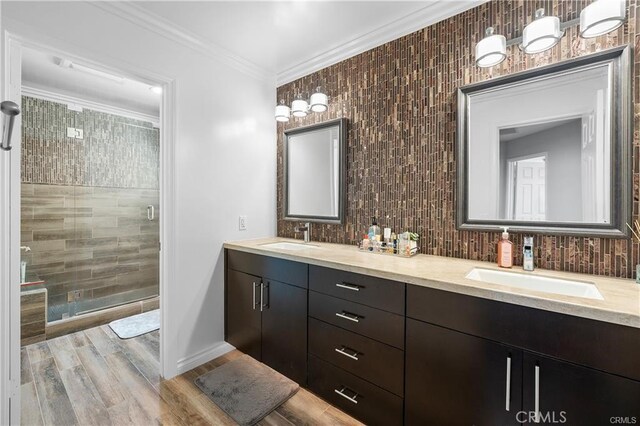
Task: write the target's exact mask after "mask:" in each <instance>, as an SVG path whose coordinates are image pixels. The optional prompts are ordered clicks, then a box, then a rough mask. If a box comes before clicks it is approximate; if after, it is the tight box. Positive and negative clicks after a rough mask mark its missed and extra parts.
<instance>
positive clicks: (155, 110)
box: [22, 49, 162, 122]
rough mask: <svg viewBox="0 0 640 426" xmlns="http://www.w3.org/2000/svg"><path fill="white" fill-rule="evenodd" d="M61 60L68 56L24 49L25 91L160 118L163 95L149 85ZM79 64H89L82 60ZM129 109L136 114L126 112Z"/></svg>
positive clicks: (23, 77) (86, 105)
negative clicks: (108, 75)
mask: <svg viewBox="0 0 640 426" xmlns="http://www.w3.org/2000/svg"><path fill="white" fill-rule="evenodd" d="M61 59H67V58H60V57H56V56H54V55H52V54H49V53H47V52H41V51H38V50H34V49H24V50H23V52H22V85H23V86H24V88H23V91H24V92H25V93H26V94H32V93H38V95H39V96H41V97H45V98H48V99H50V98H56V99H60V100H61V101H63V102H65V101H66V102H65V103H74V102H71V101H73V100H77V101H78V102H77V103H79V104H81V105H82V104H84V106H85V107H86V108H90V109H91V108H92V106H93V107H94V108H93V109H96V108H95V104H101V105H106V106H108V107H110V108H112V109H113V111H114V112H118V111H117V110H123V111H121V112H122V115H128V116H135V115H137V114H141V115H148V116H151V117H154V118H155V120H151V117H148V119H149V120H150V121H153V122H157V121H158V118H157V117H159V112H160V101H161V98H162V96H161V95H159V94H156V93H153V92H152V91H151V90H150V86H149V85H148V84H145V83H141V82H138V81H134V80H130V79H126V78H123V79H122V81H120V82H117V81H113V80H110V79H108V78H104V77H102V76H96V75H93V74H89V73H87V72H83V71H79V70H76V69H73V68H68V67H61V66H60V65H59V62H60V60H61ZM80 65H86V64H81V63H80ZM94 69H95V68H94ZM113 75H114V76H115V74H113ZM116 77H119V76H116ZM33 89H35V90H33ZM54 94H55V95H54ZM58 95H61V96H60V97H59V96H58ZM125 110H127V111H125ZM127 112H130V113H133V114H127ZM136 118H145V117H136Z"/></svg>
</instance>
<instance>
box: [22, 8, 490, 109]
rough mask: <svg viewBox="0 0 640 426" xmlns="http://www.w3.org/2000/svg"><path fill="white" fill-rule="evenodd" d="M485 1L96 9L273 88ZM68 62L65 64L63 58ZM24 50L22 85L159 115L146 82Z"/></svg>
mask: <svg viewBox="0 0 640 426" xmlns="http://www.w3.org/2000/svg"><path fill="white" fill-rule="evenodd" d="M485 1H487V0H426V1H322V0H318V1H313V0H311V1H304V0H299V1H291V0H288V1H285V0H282V1H125V2H94V3H92V4H93V5H95V6H97V7H100V8H103V9H105V10H107V11H109V12H111V13H115V14H117V15H119V16H120V17H122V18H124V19H128V20H130V21H131V22H134V23H136V24H138V25H141V26H143V27H146V28H147V29H150V30H152V31H155V32H156V33H158V34H161V35H164V36H166V37H168V38H171V39H173V40H174V41H177V42H179V43H182V44H183V45H185V46H187V47H190V48H193V49H195V50H198V51H200V52H202V53H205V54H208V55H212V56H214V57H216V58H218V59H222V60H225V61H226V62H227V63H230V64H231V65H233V66H236V67H237V68H238V69H241V70H244V71H246V72H249V73H250V74H253V75H257V76H270V77H269V78H273V77H274V76H275V78H276V82H277V84H278V85H281V84H284V83H286V82H289V81H292V80H295V79H297V78H299V77H302V76H304V75H307V74H310V73H312V72H314V71H317V70H319V69H322V68H324V67H326V66H328V65H331V64H333V63H337V62H339V61H341V60H344V59H346V58H349V57H351V56H353V55H356V54H358V53H361V52H364V51H366V50H369V49H371V48H373V47H376V46H379V45H380V44H383V43H386V42H388V41H391V40H395V39H396V38H398V37H401V36H403V35H406V34H409V33H411V32H414V31H416V30H418V29H421V28H424V27H427V26H428V25H431V24H433V23H435V22H437V21H440V20H442V19H445V18H447V17H449V16H453V15H455V14H457V13H460V12H462V11H464V10H466V9H469V8H471V7H474V6H476V5H478V4H481V3H484V2H485ZM62 59H65V58H62ZM58 60H59V58H56V57H54V56H53V55H50V54H47V53H43V52H38V51H35V50H28V49H27V50H26V51H25V53H24V56H23V84H24V85H26V86H31V87H33V88H36V89H44V90H49V91H55V92H58V93H61V94H63V95H67V96H72V97H73V96H75V97H79V98H82V99H86V100H88V101H93V102H98V103H103V104H108V105H112V106H114V107H118V108H124V109H129V110H132V111H136V112H139V113H143V114H148V115H153V116H158V111H159V103H160V98H161V97H160V96H159V95H156V94H154V93H152V92H151V91H149V86H148V85H146V84H144V83H139V82H135V81H133V80H128V79H125V80H124V81H123V82H120V83H117V82H113V81H110V80H108V79H105V78H102V77H97V76H94V75H90V74H87V73H83V72H80V71H76V70H74V69H69V68H63V67H60V66H59V65H58V64H57V61H58Z"/></svg>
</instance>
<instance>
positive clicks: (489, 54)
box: [476, 27, 507, 68]
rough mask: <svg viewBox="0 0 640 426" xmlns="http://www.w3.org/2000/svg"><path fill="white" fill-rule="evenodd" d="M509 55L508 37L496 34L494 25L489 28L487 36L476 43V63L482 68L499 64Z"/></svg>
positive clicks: (486, 32)
mask: <svg viewBox="0 0 640 426" xmlns="http://www.w3.org/2000/svg"><path fill="white" fill-rule="evenodd" d="M506 57H507V39H506V38H505V37H504V36H503V35H501V34H494V29H493V27H489V28H487V30H486V31H485V38H483V39H482V40H480V41H479V42H478V44H476V64H477V65H478V66H479V67H481V68H489V67H493V66H495V65H498V64H499V63H500V62H502V61H504V60H505V59H506Z"/></svg>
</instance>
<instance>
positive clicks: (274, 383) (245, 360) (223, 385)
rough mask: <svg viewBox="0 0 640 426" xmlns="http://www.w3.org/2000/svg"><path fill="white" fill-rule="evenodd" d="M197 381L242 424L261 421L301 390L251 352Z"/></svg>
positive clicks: (214, 400) (248, 425)
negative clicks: (255, 357) (249, 354)
mask: <svg viewBox="0 0 640 426" xmlns="http://www.w3.org/2000/svg"><path fill="white" fill-rule="evenodd" d="M195 384H196V386H198V387H199V388H200V390H202V392H204V393H205V395H207V396H208V397H209V399H210V400H211V401H213V402H214V403H215V404H216V405H217V406H218V407H220V408H221V409H222V410H223V411H224V412H225V413H227V414H228V415H229V416H230V417H231V418H232V419H233V420H235V421H236V422H238V423H239V424H240V425H242V426H251V425H254V424H256V423H258V422H259V421H260V420H262V419H263V418H264V417H265V416H267V415H268V414H269V413H271V412H272V411H273V410H275V409H276V408H278V406H280V405H281V404H282V403H284V402H285V401H286V400H287V399H289V398H291V397H292V396H293V395H294V394H295V393H296V392H297V391H298V389H299V386H298V384H297V383H295V382H293V381H291V380H289V379H287V378H286V377H285V376H283V375H282V374H280V373H278V372H277V371H275V370H273V369H271V368H269V367H267V366H266V365H264V364H262V363H260V362H258V361H256V360H254V359H253V358H251V357H250V356H248V355H242V356H240V357H239V358H236V359H234V360H233V361H230V362H228V363H226V364H223V365H222V366H220V367H218V368H216V369H215V370H212V371H210V372H208V373H207V374H204V375H202V376H200V377H198V378H197V379H196V380H195Z"/></svg>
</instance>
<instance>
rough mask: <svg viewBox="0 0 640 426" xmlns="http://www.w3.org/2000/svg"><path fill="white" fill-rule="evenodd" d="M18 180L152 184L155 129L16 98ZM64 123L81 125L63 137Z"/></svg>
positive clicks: (152, 186)
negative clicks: (78, 135)
mask: <svg viewBox="0 0 640 426" xmlns="http://www.w3.org/2000/svg"><path fill="white" fill-rule="evenodd" d="M22 108H23V111H24V112H23V117H22V132H23V136H22V150H23V153H22V182H25V183H43V184H52V185H81V186H105V187H113V188H144V189H158V171H159V169H158V167H159V164H160V160H159V159H160V150H159V147H160V145H159V140H160V139H159V138H160V135H159V131H158V129H155V128H153V127H152V125H151V123H148V122H144V121H139V120H134V119H131V118H125V117H120V116H117V115H112V114H107V113H104V112H98V111H92V110H89V109H84V111H82V112H76V111H72V110H69V109H67V105H66V104H62V103H56V102H50V101H45V100H42V99H36V98H31V97H27V96H23V97H22ZM67 127H73V128H79V129H83V130H84V138H83V139H74V138H69V137H67Z"/></svg>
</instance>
